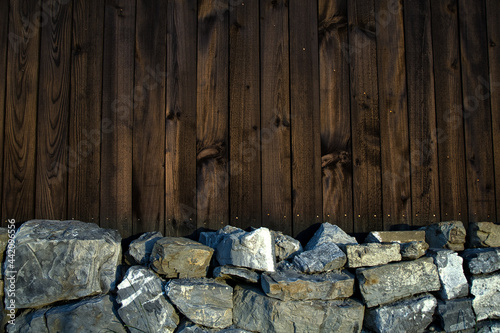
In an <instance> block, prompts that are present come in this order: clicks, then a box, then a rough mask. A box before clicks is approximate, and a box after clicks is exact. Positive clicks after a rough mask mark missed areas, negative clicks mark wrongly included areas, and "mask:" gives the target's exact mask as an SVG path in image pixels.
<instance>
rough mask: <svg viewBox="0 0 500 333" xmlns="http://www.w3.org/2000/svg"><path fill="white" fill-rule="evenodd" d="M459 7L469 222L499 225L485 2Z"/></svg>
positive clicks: (460, 4)
mask: <svg viewBox="0 0 500 333" xmlns="http://www.w3.org/2000/svg"><path fill="white" fill-rule="evenodd" d="M458 4H459V5H458V6H459V9H458V13H459V17H458V20H459V24H460V25H459V29H460V51H461V57H462V59H461V60H462V62H461V64H462V96H463V119H464V128H465V161H466V165H467V167H466V172H467V195H468V201H469V221H470V222H476V221H489V220H491V221H496V207H495V180H494V170H495V169H494V166H493V147H492V145H493V135H492V132H491V112H490V93H489V92H488V91H487V89H485V85H487V84H488V82H489V79H488V76H489V72H488V36H487V32H486V8H485V2H484V1H482V0H479V1H463V0H459V1H458ZM495 112H498V110H495Z"/></svg>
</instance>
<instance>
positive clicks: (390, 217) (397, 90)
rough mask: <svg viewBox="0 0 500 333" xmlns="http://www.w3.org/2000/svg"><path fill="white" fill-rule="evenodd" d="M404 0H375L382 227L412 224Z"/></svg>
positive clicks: (400, 226)
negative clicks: (377, 18) (377, 19)
mask: <svg viewBox="0 0 500 333" xmlns="http://www.w3.org/2000/svg"><path fill="white" fill-rule="evenodd" d="M402 2H403V1H402V0H398V1H394V0H381V1H377V2H376V6H375V7H376V8H375V10H376V15H377V17H379V18H380V20H379V21H378V25H377V69H378V91H379V110H380V145H381V158H382V198H383V202H382V210H383V212H384V216H383V221H384V229H385V230H389V229H394V228H405V227H407V226H409V225H411V200H410V198H411V187H410V143H409V137H408V109H407V102H408V101H407V93H406V62H405V42H404V38H405V36H404V25H403V3H402Z"/></svg>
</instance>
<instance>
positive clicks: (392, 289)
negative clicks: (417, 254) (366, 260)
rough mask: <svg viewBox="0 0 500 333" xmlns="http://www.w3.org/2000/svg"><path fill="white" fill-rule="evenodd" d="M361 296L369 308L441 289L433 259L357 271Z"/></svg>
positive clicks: (421, 259)
mask: <svg viewBox="0 0 500 333" xmlns="http://www.w3.org/2000/svg"><path fill="white" fill-rule="evenodd" d="M356 275H357V278H358V281H359V289H360V291H361V295H362V296H363V299H364V300H365V303H366V305H367V306H368V307H373V306H376V305H379V304H387V303H391V302H394V301H397V300H399V299H402V298H404V297H408V296H412V295H415V294H419V293H424V292H428V291H437V290H439V289H440V287H441V283H440V282H439V274H438V271H437V267H436V265H434V262H433V259H432V258H427V257H426V258H420V259H417V260H414V261H403V262H398V263H393V264H387V265H383V266H376V267H370V268H358V269H357V270H356Z"/></svg>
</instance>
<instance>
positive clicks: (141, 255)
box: [124, 231, 163, 266]
mask: <svg viewBox="0 0 500 333" xmlns="http://www.w3.org/2000/svg"><path fill="white" fill-rule="evenodd" d="M161 238H163V235H162V234H161V232H158V231H155V232H146V233H144V234H142V235H141V236H140V237H139V238H137V239H136V240H134V241H132V242H131V243H130V245H129V247H128V250H127V252H126V253H125V256H124V257H125V262H126V263H127V264H128V265H130V266H134V265H144V266H146V265H148V264H149V258H150V256H151V252H153V247H154V245H155V243H156V241H158V240H159V239H161Z"/></svg>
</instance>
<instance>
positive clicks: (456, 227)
mask: <svg viewBox="0 0 500 333" xmlns="http://www.w3.org/2000/svg"><path fill="white" fill-rule="evenodd" d="M422 230H425V241H426V242H427V243H428V244H429V247H431V248H440V249H443V248H444V249H450V250H453V251H463V250H464V244H465V236H466V231H465V227H464V224H463V223H462V222H461V221H447V222H439V223H434V224H431V225H429V226H426V227H423V228H422Z"/></svg>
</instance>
